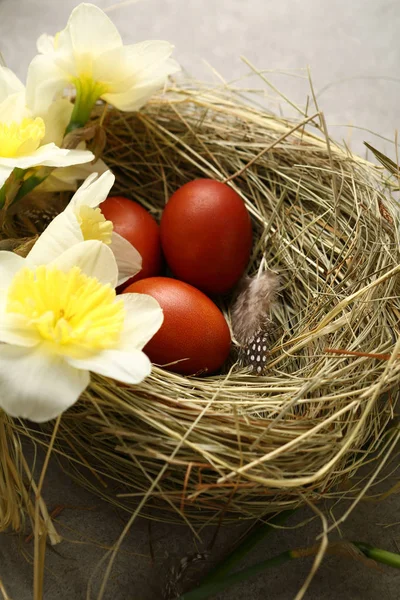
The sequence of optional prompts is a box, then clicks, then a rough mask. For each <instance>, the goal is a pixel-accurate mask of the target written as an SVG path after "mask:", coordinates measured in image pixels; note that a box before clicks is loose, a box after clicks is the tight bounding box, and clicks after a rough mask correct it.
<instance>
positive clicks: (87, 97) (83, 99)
mask: <svg viewBox="0 0 400 600" xmlns="http://www.w3.org/2000/svg"><path fill="white" fill-rule="evenodd" d="M74 84H75V88H76V97H75V103H74V108H73V111H72V115H71V120H70V122H69V125H68V127H67V129H66V130H65V135H66V134H67V133H71V131H74V129H80V128H81V127H84V125H86V123H87V122H88V121H89V119H90V115H91V114H92V110H93V107H94V105H95V104H96V101H97V100H98V99H99V98H100V96H101V94H102V93H103V92H104V86H102V85H101V84H99V83H96V82H95V81H92V80H90V79H89V80H86V79H82V80H81V79H78V78H77V79H76V80H75V81H74Z"/></svg>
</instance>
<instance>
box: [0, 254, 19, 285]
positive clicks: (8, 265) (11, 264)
mask: <svg viewBox="0 0 400 600" xmlns="http://www.w3.org/2000/svg"><path fill="white" fill-rule="evenodd" d="M24 264H25V259H24V258H22V256H18V254H14V252H7V251H6V250H2V251H1V252H0V290H5V289H7V288H8V286H9V285H10V283H11V281H12V280H13V278H14V275H15V274H16V273H17V272H18V271H19V270H20V269H22V267H23V266H24Z"/></svg>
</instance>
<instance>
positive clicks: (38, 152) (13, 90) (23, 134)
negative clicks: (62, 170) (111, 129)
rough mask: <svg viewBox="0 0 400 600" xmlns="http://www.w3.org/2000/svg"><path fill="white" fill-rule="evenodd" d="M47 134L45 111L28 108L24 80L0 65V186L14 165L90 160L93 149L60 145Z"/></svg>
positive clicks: (57, 164) (56, 164) (54, 164)
mask: <svg viewBox="0 0 400 600" xmlns="http://www.w3.org/2000/svg"><path fill="white" fill-rule="evenodd" d="M43 115H44V116H43ZM49 135H50V131H46V111H45V112H44V113H42V115H41V116H38V113H35V112H33V111H31V110H30V108H29V107H27V105H26V95H25V88H24V86H23V84H22V83H21V82H20V81H19V79H18V78H17V77H16V76H15V75H14V73H13V72H12V71H10V69H7V68H6V67H1V66H0V188H1V187H2V186H3V185H4V183H5V181H6V180H7V179H8V177H9V176H10V175H11V173H12V172H13V170H14V169H15V168H18V169H22V170H23V171H24V170H27V169H31V168H33V167H39V166H44V167H68V166H71V165H77V164H82V163H87V162H89V161H91V160H93V158H94V156H93V154H92V152H88V151H83V150H65V149H63V148H59V147H58V146H57V145H56V144H55V143H54V142H53V141H49V140H48V138H49Z"/></svg>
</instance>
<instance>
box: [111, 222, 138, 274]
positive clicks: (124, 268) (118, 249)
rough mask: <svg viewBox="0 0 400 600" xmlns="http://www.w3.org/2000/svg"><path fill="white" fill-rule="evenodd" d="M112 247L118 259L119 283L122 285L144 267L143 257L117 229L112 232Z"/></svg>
mask: <svg viewBox="0 0 400 600" xmlns="http://www.w3.org/2000/svg"><path fill="white" fill-rule="evenodd" d="M110 248H111V250H112V251H113V253H114V256H115V260H116V261H117V265H118V273H119V276H118V285H121V284H122V283H125V281H128V279H130V278H131V277H133V276H134V275H136V273H139V271H140V270H141V268H142V257H141V255H140V254H139V252H138V251H137V250H136V248H135V247H134V246H132V244H131V243H130V242H128V241H127V240H126V239H125V238H123V237H122V236H121V235H119V234H118V233H116V232H115V231H113V233H112V237H111V246H110Z"/></svg>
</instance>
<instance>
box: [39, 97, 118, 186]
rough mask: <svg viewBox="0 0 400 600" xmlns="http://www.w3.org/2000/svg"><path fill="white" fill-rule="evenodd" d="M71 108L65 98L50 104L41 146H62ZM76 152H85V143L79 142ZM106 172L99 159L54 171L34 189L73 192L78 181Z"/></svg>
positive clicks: (45, 118) (104, 165) (105, 167)
mask: <svg viewBox="0 0 400 600" xmlns="http://www.w3.org/2000/svg"><path fill="white" fill-rule="evenodd" d="M73 108H74V107H73V104H72V103H71V102H70V101H69V100H67V98H59V99H58V100H55V101H54V102H53V103H52V104H50V107H49V110H48V111H47V113H46V115H45V116H44V117H43V120H44V122H45V126H46V133H45V137H44V138H43V141H42V143H43V144H48V143H51V142H53V143H54V144H56V146H61V145H62V142H63V138H64V135H65V130H66V128H67V127H68V124H69V122H70V121H71V115H72V111H73ZM77 150H86V143H85V142H83V141H82V142H80V143H79V144H78V146H77ZM107 170H108V167H107V165H106V164H105V163H104V162H103V161H102V160H101V159H100V158H98V159H97V160H96V162H95V163H93V162H90V163H85V164H81V165H72V166H71V167H60V168H58V169H54V170H53V171H52V172H51V173H50V175H49V176H48V177H47V178H46V179H45V180H44V181H43V183H41V184H40V185H39V186H38V187H37V188H36V189H37V190H38V191H42V192H61V191H75V190H76V188H77V186H78V181H83V180H84V179H86V177H88V175H90V174H91V173H98V174H99V175H101V174H102V173H105V172H106V171H107Z"/></svg>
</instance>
